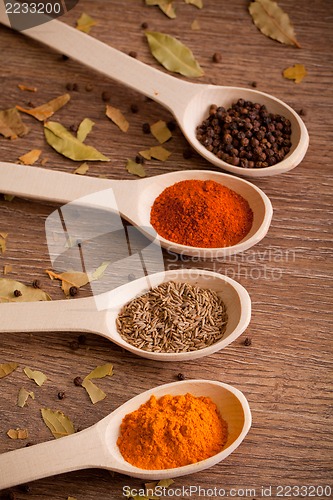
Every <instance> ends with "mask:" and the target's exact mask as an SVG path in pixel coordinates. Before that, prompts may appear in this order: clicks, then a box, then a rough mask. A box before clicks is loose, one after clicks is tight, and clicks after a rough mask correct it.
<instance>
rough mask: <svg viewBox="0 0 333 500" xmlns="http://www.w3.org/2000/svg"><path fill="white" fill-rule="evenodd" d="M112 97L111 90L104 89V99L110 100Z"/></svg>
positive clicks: (105, 100)
mask: <svg viewBox="0 0 333 500" xmlns="http://www.w3.org/2000/svg"><path fill="white" fill-rule="evenodd" d="M110 99H111V94H110V92H107V91H106V90H104V92H102V101H104V102H108V101H109V100H110Z"/></svg>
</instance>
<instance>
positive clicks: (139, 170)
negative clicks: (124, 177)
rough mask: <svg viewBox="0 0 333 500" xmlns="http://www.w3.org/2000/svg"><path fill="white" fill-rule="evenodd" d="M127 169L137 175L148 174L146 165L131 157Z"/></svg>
mask: <svg viewBox="0 0 333 500" xmlns="http://www.w3.org/2000/svg"><path fill="white" fill-rule="evenodd" d="M141 156H143V155H141ZM126 170H127V172H129V173H130V174H133V175H137V176H138V177H146V175H147V174H146V171H145V169H144V166H143V165H142V164H141V163H137V162H136V161H134V160H131V159H129V160H127V163H126Z"/></svg>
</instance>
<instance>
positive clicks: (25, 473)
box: [0, 380, 251, 489]
mask: <svg viewBox="0 0 333 500" xmlns="http://www.w3.org/2000/svg"><path fill="white" fill-rule="evenodd" d="M186 393H190V394H192V395H193V396H206V397H209V398H211V399H212V400H213V402H214V403H215V404H216V405H217V407H218V409H219V411H220V414H221V415H222V417H223V418H224V420H225V421H226V422H227V423H228V440H227V443H226V445H225V447H224V448H223V450H222V451H221V452H220V453H217V454H216V455H214V456H212V457H210V458H207V459H206V460H202V461H200V462H197V463H195V464H191V465H185V466H183V467H177V468H174V469H164V470H144V469H140V468H137V467H134V466H132V465H131V464H130V463H128V462H126V461H125V460H124V459H123V457H122V455H121V453H120V451H119V448H118V446H117V438H118V436H119V428H120V424H121V422H122V419H123V418H124V416H125V415H127V414H128V413H131V412H133V411H135V410H136V409H138V408H139V406H140V405H141V404H143V403H145V402H146V401H148V400H149V398H150V396H151V395H155V396H156V397H157V398H160V397H162V396H164V395H166V394H171V395H180V394H186ZM250 427H251V412H250V408H249V404H248V402H247V400H246V398H245V396H244V395H243V394H242V393H241V392H240V391H239V390H238V389H235V388H234V387H232V386H230V385H227V384H224V383H222V382H217V381H211V380H185V381H182V382H174V383H171V384H165V385H161V386H158V387H155V388H154V389H150V390H149V391H146V392H143V393H142V394H139V395H138V396H135V397H134V398H132V399H130V400H129V401H127V402H126V403H125V404H123V405H121V406H120V407H119V408H118V409H116V410H115V411H114V412H112V413H110V414H109V415H108V416H107V417H105V418H104V419H102V420H100V421H99V422H97V423H96V424H95V425H93V426H92V427H89V428H87V429H85V430H83V431H80V432H78V433H76V434H72V435H70V436H66V437H62V438H60V439H57V440H54V441H47V442H45V443H41V444H37V445H34V446H29V447H26V448H21V449H18V450H15V451H10V452H8V453H3V454H2V455H0V489H4V488H9V487H11V486H15V485H17V484H21V483H27V482H31V481H35V480H36V479H40V478H43V477H48V476H53V475H56V474H61V473H64V472H70V471H73V470H78V469H86V468H100V469H102V468H103V469H108V470H110V471H115V472H119V473H121V474H126V475H128V476H132V477H139V478H141V479H152V480H155V479H156V480H160V479H165V478H175V477H179V476H185V475H189V474H193V473H195V472H199V471H201V470H204V469H207V468H208V467H212V466H213V465H215V464H217V463H218V462H220V461H221V460H224V459H225V458H226V457H227V456H228V455H230V453H232V452H233V451H234V450H235V449H236V448H237V447H238V446H239V445H240V443H241V442H242V441H243V439H244V438H245V436H246V434H247V432H248V431H249V429H250Z"/></svg>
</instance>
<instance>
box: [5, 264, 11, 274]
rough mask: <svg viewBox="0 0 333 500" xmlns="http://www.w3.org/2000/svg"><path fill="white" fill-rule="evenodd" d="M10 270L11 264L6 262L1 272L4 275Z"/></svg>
mask: <svg viewBox="0 0 333 500" xmlns="http://www.w3.org/2000/svg"><path fill="white" fill-rule="evenodd" d="M12 270H13V266H12V265H11V264H6V265H5V266H3V274H4V275H6V274H9V273H11V272H12Z"/></svg>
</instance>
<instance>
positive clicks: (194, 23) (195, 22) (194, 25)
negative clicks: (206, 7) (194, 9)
mask: <svg viewBox="0 0 333 500" xmlns="http://www.w3.org/2000/svg"><path fill="white" fill-rule="evenodd" d="M191 30H193V31H199V30H201V26H200V23H199V21H198V20H197V19H194V20H193V21H192V24H191Z"/></svg>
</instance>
